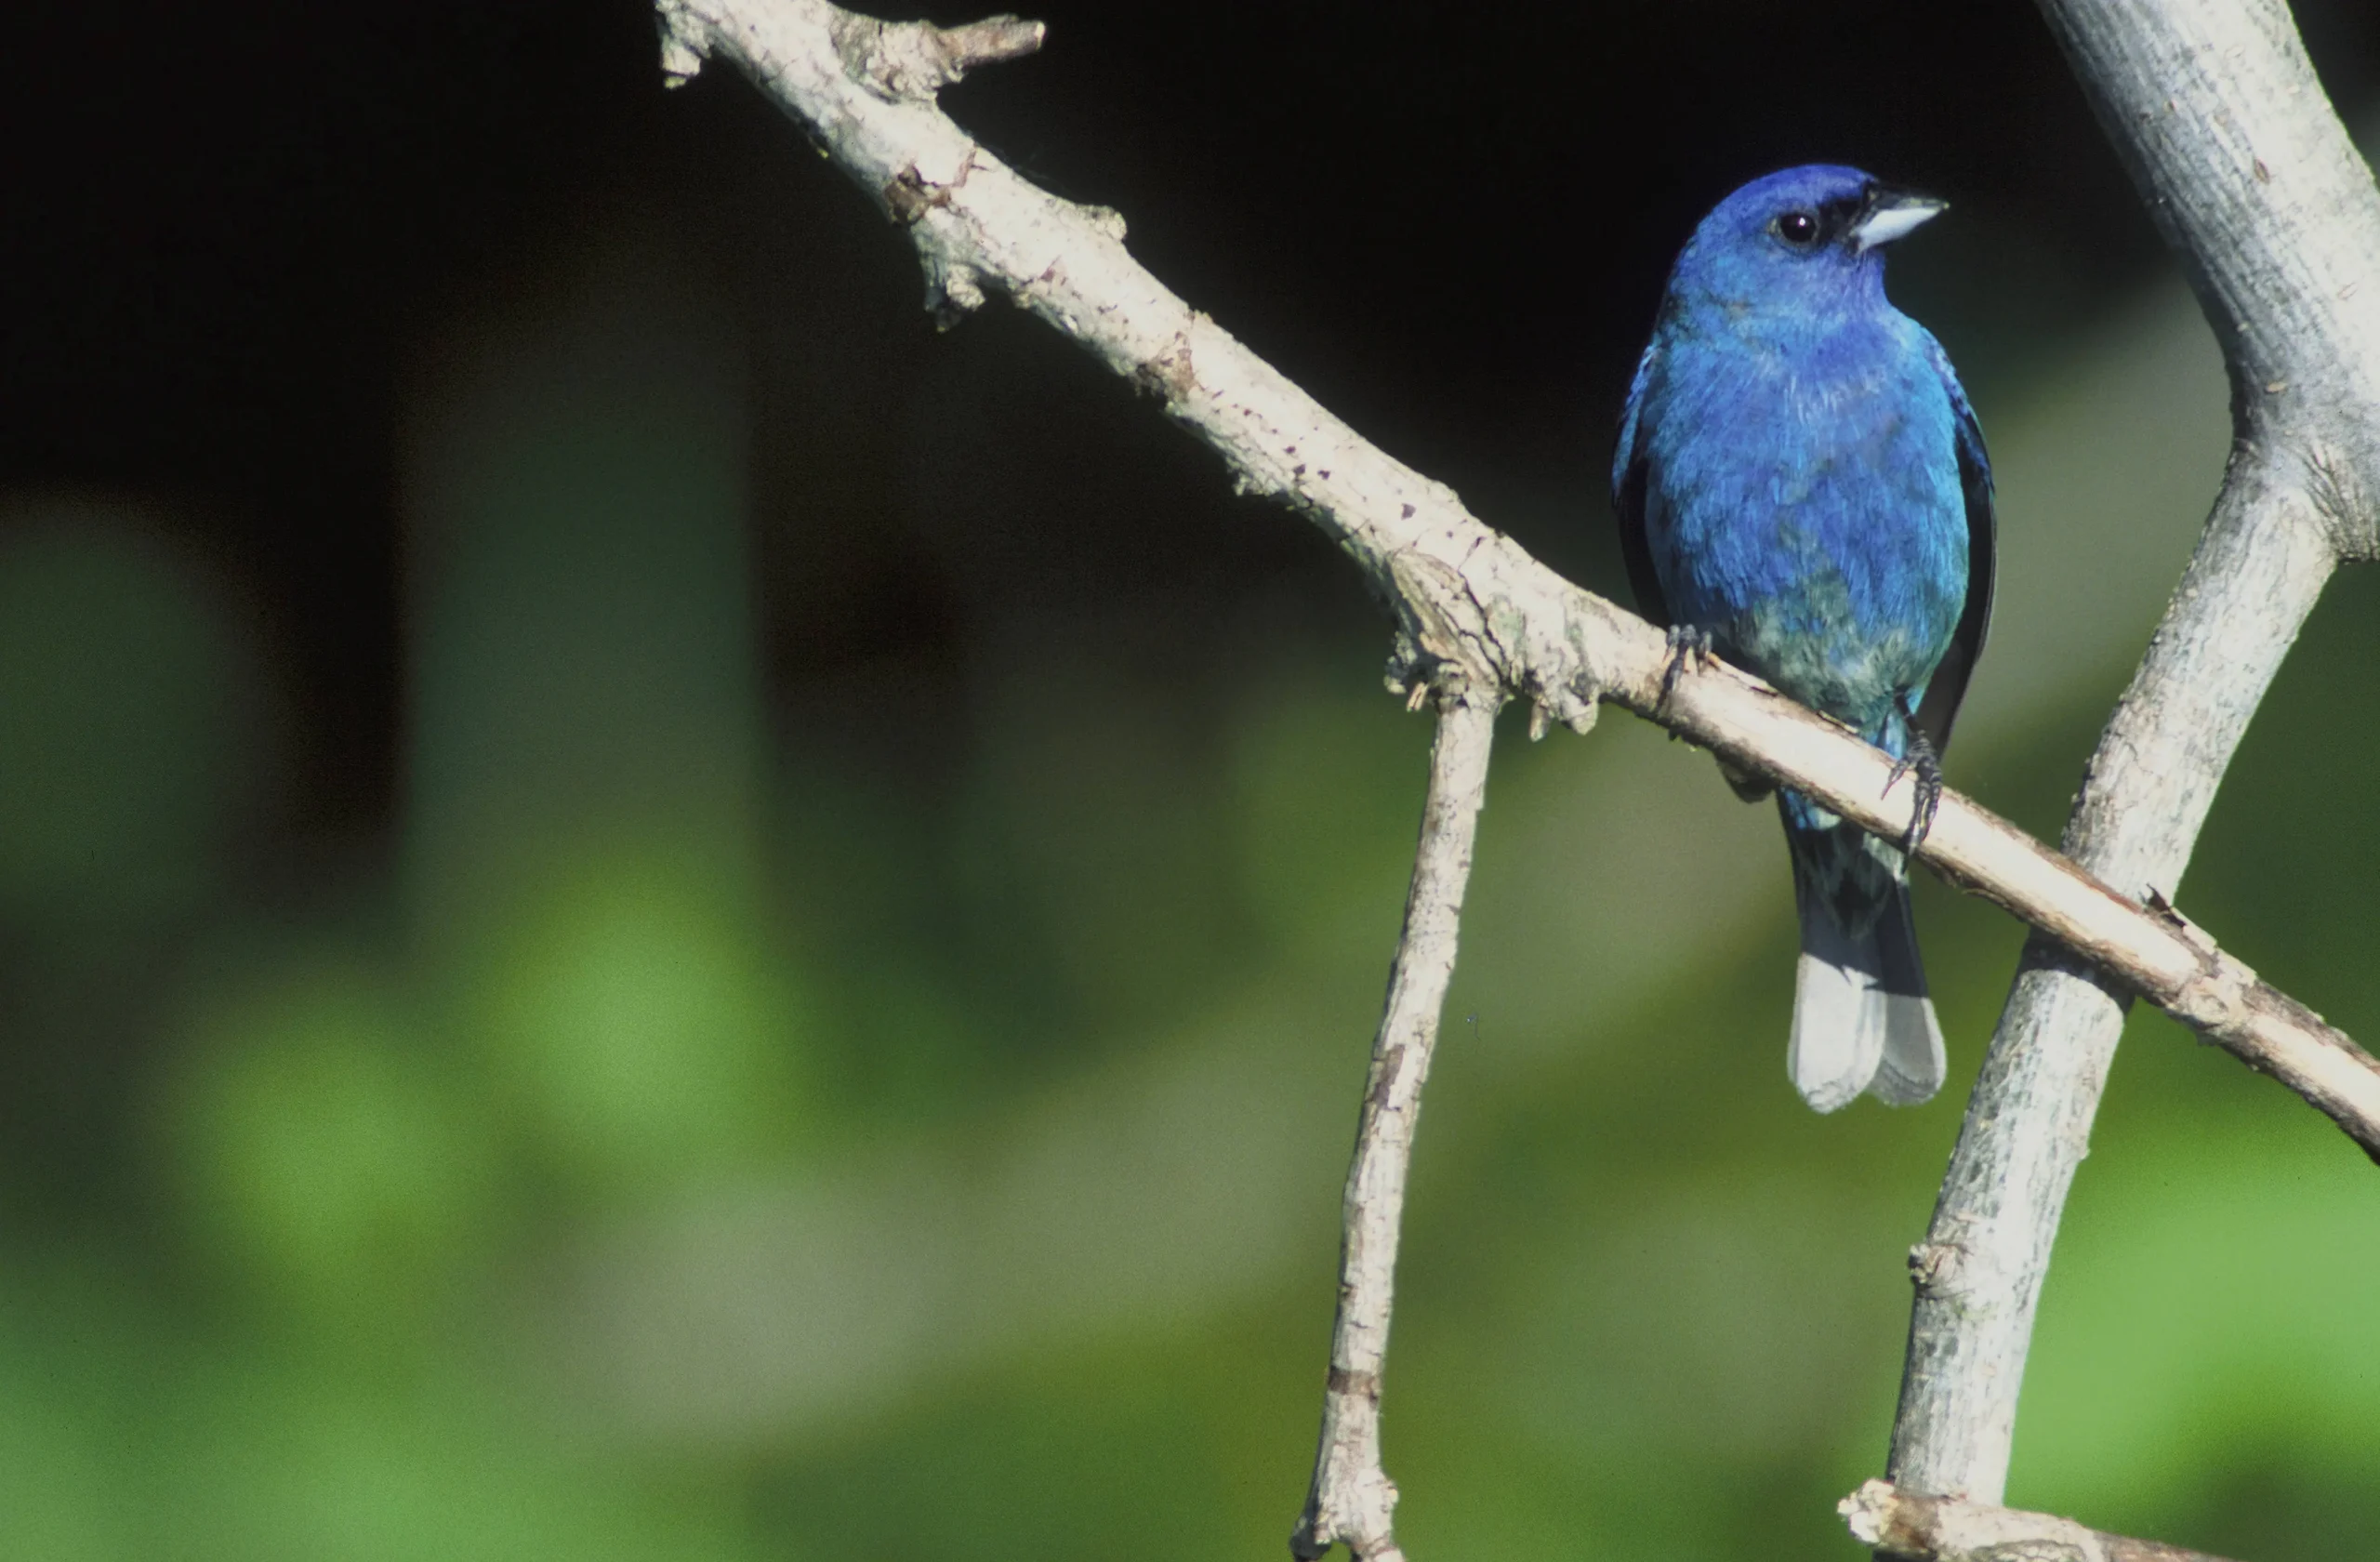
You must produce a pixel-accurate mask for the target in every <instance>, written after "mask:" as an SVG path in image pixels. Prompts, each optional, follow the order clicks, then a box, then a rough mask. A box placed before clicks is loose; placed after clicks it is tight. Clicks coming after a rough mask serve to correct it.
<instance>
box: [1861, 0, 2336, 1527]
mask: <svg viewBox="0 0 2380 1562" xmlns="http://www.w3.org/2000/svg"><path fill="white" fill-rule="evenodd" d="M2042 9H2043V13H2044V14H2045V16H2046V17H2047V19H2048V20H2049V23H2050V26H2051V29H2052V31H2053V32H2055V33H2056V34H2057V36H2058V38H2059V41H2060V42H2061V43H2062V44H2063V45H2064V46H2065V47H2066V50H2067V54H2068V57H2069V60H2070V62H2071V63H2072V65H2073V67H2074V71H2075V74H2076V75H2077V77H2078V78H2079V79H2080V80H2081V81H2082V83H2083V87H2084V89H2085V90H2086V91H2087V92H2088V93H2089V94H2090V96H2091V98H2092V99H2093V102H2094V105H2095V107H2096V109H2097V111H2098V114H2099V119H2100V122H2101V124H2102V126H2104V127H2105V128H2106V130H2107V132H2108V135H2109V139H2110V140H2112V141H2113V142H2114V144H2115V146H2116V149H2117V151H2118V152H2119V153H2121V154H2122V157H2123V158H2124V160H2125V161H2126V162H2127V163H2128V164H2129V165H2131V168H2132V171H2133V174H2134V177H2135V180H2136V181H2137V182H2138V184H2139V185H2140V188H2141V192H2142V194H2143V196H2144V197H2146V198H2147V202H2148V205H2149V212H2150V214H2151V215H2152V216H2153V217H2154V218H2155V219H2156V221H2157V223H2158V225H2159V226H2160V227H2161V228H2162V230H2163V232H2164V234H2165V237H2166V239H2167V242H2168V243H2169V244H2171V245H2173V247H2174V248H2175V251H2176V252H2177V253H2178V254H2179V255H2180V257H2181V258H2182V260H2183V262H2184V266H2185V269H2186V270H2187V271H2188V273H2189V275H2190V278H2191V282H2192V285H2193V286H2194V287H2195V288H2196V289H2197V291H2198V295H2199V299H2200V302H2201V304H2202V307H2203V308H2204V310H2205V311H2206V315H2207V319H2208V322H2209V324H2211V325H2213V327H2214V329H2215V335H2216V337H2217V338H2219V339H2220V341H2221V342H2222V345H2223V350H2224V355H2225V358H2226V360H2227V362H2228V367H2229V370H2230V377H2231V384H2232V423H2233V432H2234V444H2233V450H2232V457H2231V463H2230V466H2229V469H2228V471H2227V472H2226V474H2225V480H2224V485H2223V490H2222V493H2221V495H2220V496H2219V497H2218V498H2217V499H2216V501H2215V508H2214V512H2213V514H2212V516H2211V517H2210V519H2209V520H2208V523H2207V527H2206V533H2205V536H2204V537H2203V538H2202V541H2201V543H2200V546H2199V550H2198V554H2197V556H2196V557H2195V558H2194V559H2193V560H2192V561H2191V563H2190V566H2189V569H2188V573H2186V574H2185V575H2184V576H2183V578H2182V582H2181V586H2180V588H2179V589H2178V590H2177V591H2176V593H2175V597H2174V600H2173V602H2172V604H2171V606H2170V607H2168V609H2167V610H2166V614H2165V617H2164V621H2163V623H2162V625H2160V627H2159V629H2158V630H2157V634H2156V636H2155V638H2154V639H2153V640H2152V641H2151V642H2150V645H2149V653H2148V655H2147V656H2146V658H2145V659H2144V660H2143V661H2142V663H2141V666H2140V669H2139V671H2138V672H2137V673H2136V674H2135V677H2134V679H2133V682H2132V686H2131V688H2130V689H2128V690H2127V691H2126V692H2125V694H2124V696H2123V699H2122V703H2121V704H2119V705H2118V706H2117V708H2116V710H2115V713H2114V715H2113V716H2112V718H2111V719H2110V720H2109V723H2108V727H2107V731H2106V733H2105V735H2103V736H2102V737H2101V739H2100V742H2099V747H2098V750H2097V752H2096V754H2095V755H2094V756H2093V757H2092V760H2091V765H2090V769H2089V771H2088V773H2087V774H2086V776H2085V779H2084V782H2083V788H2082V791H2081V794H2080V796H2079V797H2078V798H2077V800H2076V802H2075V808H2074V813H2073V816H2072V818H2071V819H2070V821H2069V824H2068V826H2067V831H2066V839H2065V846H2066V849H2067V851H2068V852H2069V854H2072V856H2073V858H2074V860H2075V861H2076V862H2077V863H2079V864H2080V865H2081V866H2082V867H2084V868H2086V869H2088V870H2089V871H2090V872H2092V873H2094V874H2096V875H2097V876H2098V877H2099V878H2100V879H2102V880H2106V881H2107V882H2109V883H2113V884H2116V885H2119V886H2121V887H2122V889H2123V890H2124V891H2125V892H2126V893H2127V894H2142V895H2144V896H2146V897H2147V898H2148V899H2149V901H2150V902H2151V904H2152V905H2162V904H2164V903H2165V897H2167V896H2170V895H2171V894H2173V892H2174V889H2175V885H2176V884H2177V883H2178V882H2179V881H2180V880H2181V877H2182V873H2183V870H2184V868H2186V867H2188V863H2189V859H2190V853H2191V849H2192V847H2193V846H2194V844H2195V843H2196V841H2197V839H2198V833H2199V828H2200V827H2201V826H2202V824H2203V823H2204V822H2205V819H2206V816H2207V812H2208V810H2209V808H2210V807H2211V806H2212V805H2213V802H2214V799H2215V790H2216V788H2218V787H2219V786H2220V785H2221V784H2222V780H2223V773H2224V770H2225V768H2226V767H2227V766H2228V764H2229V763H2230V760H2231V756H2232V753H2233V752H2234V751H2235V750H2236V749H2237V748H2238V747H2239V743H2240V739H2241V735H2243V734H2244V733H2245V731H2246V729H2247V725H2248V721H2249V719H2250V718H2251V717H2252V716H2253V715H2254V712H2255V709H2256V707H2257V705H2258V704H2259V703H2260V702H2261V701H2262V700H2263V698H2264V694H2265V690H2266V688H2267V687H2268V685H2269V684H2270V682H2271V681H2272V678H2273V675H2274V673H2275V672H2276V671H2277V670H2278V669H2279V668H2280V667H2281V661H2282V659H2283V658H2284V657H2285V656H2286V655H2288V652H2289V647H2290V645H2291V643H2292V642H2294V640H2295V639H2296V636H2297V630H2298V627H2299V626H2300V625H2301V624H2302V623H2303V622H2304V621H2305V619H2306V616H2307V614H2308V613H2309V612H2311V611H2312V609H2313V606H2314V602H2315V600H2316V599H2317V597H2319V596H2320V594H2321V589H2322V586H2323V583H2324V582H2325V581H2326V580H2327V579H2328V578H2329V577H2330V575H2331V573H2332V571H2333V569H2334V566H2335V565H2336V564H2337V563H2340V562H2341V561H2342V560H2346V559H2356V558H2369V557H2371V556H2372V555H2373V551H2374V543H2375V520H2376V519H2380V509H2375V505H2374V503H2373V496H2374V495H2375V494H2380V192H2375V191H2374V190H2373V181H2372V174H2371V171H2370V169H2368V168H2367V167H2366V166H2365V165H2364V163H2363V160H2362V159H2361V158H2360V156H2358V155H2357V153H2356V151H2355V148H2354V146H2353V144H2352V143H2351V142H2350V141H2349V140H2348V139H2347V132H2346V130H2345V128H2344V127H2343V126H2341V125H2340V124H2339V121H2338V116H2337V115H2336V114H2335V113H2334V112H2333V111H2332V109H2331V105H2330V101H2329V99H2327V98H2326V97H2325V96H2324V95H2323V92H2322V87H2321V82H2320V81H2319V80H2318V79H2317V78H2316V76H2315V74H2314V70H2313V66H2312V64H2311V63H2310V62H2309V61H2308V60H2307V57H2306V52H2305V49H2304V47H2303V46H2301V44H2300V43H2299V41H2298V37H2297V33H2296V29H2295V27H2294V24H2293V23H2292V21H2291V20H2290V16H2289V11H2288V8H2287V7H2286V6H2284V5H2282V4H2281V3H2280V0H2161V3H2159V4H2156V5H2144V4H2140V3H2138V0H2042ZM2036 925H2042V926H2046V924H2038V923H2037V924H2036ZM2049 931H2051V932H2053V933H2055V932H2056V930H2055V929H2049ZM2086 953H2087V951H2086ZM2102 963H2104V962H2102ZM2143 990H2144V991H2146V990H2147V989H2143ZM2148 996H2149V998H2150V999H2151V1000H2152V1001H2155V1000H2156V995H2155V994H2154V992H2148ZM2129 997H2130V995H2129V993H2127V992H2126V990H2125V986H2124V984H2123V983H2122V982H2117V981H2110V980H2109V976H2108V975H2107V974H2106V973H2105V972H2104V971H2099V970H2093V969H2091V968H2090V967H2089V966H2087V965H2085V964H2083V963H2082V962H2080V961H2077V960H2075V959H2074V958H2073V957H2072V956H2071V955H2070V954H2069V953H2068V952H2067V951H2066V950H2064V949H2061V948H2059V947H2058V946H2056V945H2055V944H2052V943H2050V942H2048V941H2047V940H2044V939H2041V938H2035V939H2033V940H2032V941H2030V944H2029V945H2028V946H2027V948H2026V952H2025V958H2024V960H2023V962H2022V964H2021V965H2020V967H2019V969H2018V973H2017V975H2016V983H2015V985H2014V986H2013V987H2012V989H2011V991H2010V993H2009V997H2008V1003H2007V1007H2006V1009H2005V1011H2004V1012H2003V1014H2002V1017H2001V1022H2000V1026H1999V1031H1998V1034H1997V1035H1996V1037H1995V1038H1994V1039H1993V1041H1992V1044H1991V1049H1990V1052H1989V1053H1988V1054H1987V1055H1986V1057H1985V1059H1984V1065H1983V1069H1982V1073H1981V1076H1980V1078H1979V1079H1977V1084H1976V1089H1975V1092H1974V1094H1973V1095H1972V1096H1971V1097H1969V1099H1968V1103H1967V1112H1966V1119H1965V1123H1964V1127H1963V1128H1962V1130H1961V1132H1960V1135H1959V1143H1958V1146H1957V1148H1956V1149H1955V1150H1954V1151H1953V1152H1952V1155H1951V1158H1950V1169H1949V1171H1948V1172H1947V1174H1946V1175H1945V1177H1944V1179H1943V1184H1942V1194H1941V1198H1940V1200H1939V1201H1938V1203H1937V1206H1936V1209H1935V1213H1934V1219H1933V1223H1932V1226H1931V1229H1930V1230H1929V1231H1928V1233H1927V1235H1926V1239H1925V1241H1924V1244H1923V1245H1921V1246H1920V1247H1919V1248H1918V1249H1917V1250H1916V1251H1915V1252H1914V1253H1913V1254H1912V1256H1911V1269H1912V1271H1913V1273H1914V1275H1915V1277H1916V1280H1917V1288H1916V1297H1915V1300H1914V1303H1913V1305H1912V1311H1911V1323H1910V1342H1909V1359H1908V1368H1907V1371H1906V1373H1905V1375H1904V1377H1903V1379H1902V1384H1901V1398H1900V1409H1899V1414H1898V1416H1897V1419H1896V1423H1895V1425H1894V1430H1893V1448H1892V1456H1891V1460H1890V1463H1889V1465H1888V1467H1887V1468H1888V1471H1889V1473H1890V1475H1891V1476H1892V1478H1893V1479H1894V1480H1896V1481H1897V1482H1899V1483H1900V1484H1901V1485H1902V1486H1903V1487H1905V1488H1908V1489H1911V1490H1915V1491H1930V1492H1942V1493H1948V1494H1950V1495H1954V1496H1961V1497H1966V1498H1971V1499H1974V1500H1976V1501H1978V1502H1997V1501H1999V1500H2000V1498H2001V1496H2002V1494H2003V1491H2004V1489H2005V1487H2006V1482H2007V1471H2008V1457H2009V1449H2010V1443H2011V1439H2012V1437H2013V1436H2014V1429H2015V1424H2016V1398H2017V1391H2018V1388H2019V1387H2020V1385H2021V1384H2022V1383H2023V1380H2024V1371H2025V1358H2026V1355H2027V1353H2028V1349H2029V1346H2030V1340H2031V1337H2032V1327H2033V1317H2034V1310H2035V1306H2036V1304H2037V1303H2038V1301H2039V1298H2040V1295H2041V1287H2042V1282H2043V1277H2044V1276H2045V1274H2046V1272H2047V1269H2048V1265H2049V1258H2050V1252H2051V1249H2052V1246H2053V1244H2054V1242H2055V1240H2056V1235H2057V1226H2058V1220H2059V1216H2060V1213H2061V1211H2063V1210H2064V1208H2065V1204H2066V1197H2067V1193H2068V1191H2069V1188H2070V1187H2071V1186H2072V1184H2073V1179H2074V1174H2075V1170H2076V1168H2077V1166H2078V1165H2079V1164H2080V1162H2081V1160H2082V1158H2083V1153H2084V1151H2085V1150H2086V1148H2087V1147H2088V1145H2089V1142H2090V1134H2091V1121H2092V1119H2093V1117H2094V1115H2095V1114H2096V1111H2097V1109H2098V1103H2099V1096H2100V1092H2101V1091H2102V1090H2103V1089H2104V1088H2105V1086H2106V1083H2107V1079H2108V1070H2109V1066H2110V1065H2111V1064H2112V1063H2113V1061H2114V1057H2115V1048H2116V1043H2117V1040H2118V1039H2119V1038H2120V1037H2121V1035H2122V1029H2123V1016H2124V1010H2125V1006H2126V1004H2127V1002H2128V1000H2129ZM2182 1017H2184V1018H2185V1019H2186V1021H2187V1018H2188V1017H2187V1016H2182ZM2209 1034H2213V1033H2211V1032H2210V1033H2209ZM2308 1034H2311V1032H2310V1031H2308ZM2216 1039H2218V1040H2219V1039H2222V1038H2221V1037H2220V1036H2217V1037H2216ZM2251 1061H2252V1062H2253V1061H2254V1059H2251ZM2292 1082H2293V1084H2294V1086H2295V1088H2298V1089H2299V1090H2300V1091H2301V1092H2303V1093H2306V1094H2307V1097H2308V1099H2310V1100H2314V1101H2315V1102H2316V1104H2317V1105H2324V1109H2325V1110H2332V1107H2331V1106H2330V1105H2325V1104H2324V1102H2323V1098H2322V1096H2321V1092H2319V1091H2317V1090H2309V1089H2307V1086H2306V1085H2305V1084H2304V1083H2301V1082H2298V1081H2294V1080H2293V1081H2292ZM2333 1115H2334V1116H2336V1115H2337V1114H2336V1112H2335V1111H2334V1112H2333ZM2350 1132H2356V1131H2354V1130H2352V1129H2351V1130H2350ZM2357 1136H2358V1138H2359V1139H2360V1140H2361V1141H2362V1142H2363V1144H2364V1145H2365V1147H2366V1148H2367V1149H2370V1148H2371V1147H2372V1142H2371V1140H2370V1138H2369V1137H2368V1136H2366V1135H2365V1134H2363V1133H2360V1132H2359V1133H2358V1134H2357Z"/></svg>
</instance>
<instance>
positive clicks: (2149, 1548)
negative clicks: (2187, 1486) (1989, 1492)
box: [1834, 1480, 2224, 1562]
mask: <svg viewBox="0 0 2380 1562" xmlns="http://www.w3.org/2000/svg"><path fill="white" fill-rule="evenodd" d="M1834 1511H1835V1512H1837V1513H1839V1514H1841V1515H1842V1516H1843V1519H1844V1522H1845V1524H1847V1525H1849V1526H1850V1528H1851V1538H1852V1539H1853V1540H1855V1541H1858V1542H1859V1543H1860V1544H1861V1545H1864V1546H1868V1547H1870V1548H1871V1549H1873V1550H1874V1551H1875V1552H1876V1553H1877V1554H1878V1555H1883V1556H1889V1557H1894V1558H1897V1559H1898V1562H2224V1559H2223V1558H2222V1557H2220V1556H2211V1555H2208V1554H2206V1553H2205V1552H2202V1551H2185V1550H2184V1549H2183V1548H2181V1547H2180V1546H2170V1545H2166V1544H2164V1543H2163V1542H2159V1541H2135V1540H2133V1539H2132V1538H2131V1537H2129V1536H2125V1535H2109V1534H2107V1533H2105V1532H2103V1531H2101V1530H2097V1529H2086V1528H2084V1527H2083V1526H2082V1525H2080V1524H2077V1523H2075V1522H2074V1521H2073V1520H2072V1519H2070V1518H2055V1517H2052V1516H2050V1515H2048V1514H2037V1513H2026V1512H2024V1511H2022V1510H2021V1509H2017V1508H1995V1507H1991V1506H1990V1505H1989V1504H1986V1503H1982V1502H1958V1501H1955V1500H1953V1499H1951V1498H1948V1497H1920V1496H1917V1495H1915V1494H1913V1493H1911V1492H1906V1491H1902V1490H1900V1489H1897V1488H1896V1487H1895V1486H1893V1485H1892V1484H1891V1483H1890V1482H1889V1481H1880V1480H1871V1481H1870V1482H1868V1483H1867V1484H1866V1485H1865V1486H1862V1487H1861V1488H1860V1489H1858V1490H1857V1491H1855V1492H1853V1493H1852V1494H1851V1495H1850V1496H1848V1497H1845V1499H1844V1500H1843V1501H1842V1502H1839V1503H1837V1504H1836V1506H1835V1510H1834Z"/></svg>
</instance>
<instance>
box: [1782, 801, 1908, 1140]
mask: <svg viewBox="0 0 2380 1562" xmlns="http://www.w3.org/2000/svg"><path fill="white" fill-rule="evenodd" d="M1789 799H1790V800H1791V801H1786V800H1789ZM1779 801H1780V802H1784V803H1785V806H1784V809H1783V812H1784V813H1785V834H1786V838H1787V841H1788V842H1789V844H1790V845H1791V846H1792V857H1793V901H1794V907H1795V909H1797V910H1798V911H1799V912H1800V913H1801V919H1802V958H1801V960H1800V962H1799V963H1798V964H1797V965H1796V967H1795V969H1794V982H1793V1039H1792V1046H1791V1048H1790V1049H1789V1050H1788V1052H1787V1053H1786V1068H1787V1070H1788V1071H1789V1072H1790V1073H1791V1074H1792V1077H1793V1088H1794V1089H1796V1090H1798V1091H1800V1092H1802V1099H1803V1100H1805V1101H1806V1102H1808V1103H1809V1104H1810V1105H1812V1106H1813V1107H1815V1108H1816V1109H1818V1111H1821V1112H1832V1111H1835V1110H1838V1109H1839V1108H1841V1107H1844V1106H1847V1105H1850V1104H1851V1102H1852V1101H1853V1099H1854V1098H1856V1097H1857V1096H1858V1094H1859V1092H1862V1091H1865V1092H1868V1093H1869V1094H1870V1095H1872V1096H1874V1097H1875V1098H1876V1099H1877V1100H1879V1101H1882V1102H1884V1103H1885V1104H1886V1105H1893V1106H1912V1105H1916V1104H1917V1103H1919V1102H1921V1101H1926V1100H1930V1099H1931V1098H1932V1097H1933V1094H1934V1092H1936V1091H1937V1090H1939V1089H1941V1088H1942V1075H1943V1071H1944V1067H1945V1064H1944V1059H1943V1053H1942V1027H1941V1026H1940V1025H1939V1024H1938V1023H1937V1021H1936V1020H1935V1018H1934V1000H1933V999H1930V998H1928V997H1926V995H1925V967H1924V964H1923V962H1921V961H1920V960H1919V959H1918V954H1917V927H1916V924H1915V922H1914V921H1912V920H1911V917H1910V909H1909V883H1908V880H1907V878H1906V877H1905V876H1906V874H1907V871H1908V869H1907V867H1905V865H1904V864H1903V863H1902V862H1901V860H1900V854H1899V852H1898V851H1897V850H1896V849H1895V848H1893V847H1891V846H1888V845H1885V844H1884V842H1882V841H1876V840H1875V839H1874V838H1872V837H1871V836H1869V835H1868V834H1867V833H1866V832H1865V831H1863V830H1861V829H1859V828H1858V827H1857V826H1854V825H1846V824H1843V823H1841V822H1840V821H1835V820H1832V819H1831V816H1830V815H1823V814H1818V812H1817V811H1816V810H1814V809H1811V808H1810V807H1809V805H1808V804H1807V803H1806V802H1805V800H1803V799H1800V798H1798V797H1794V796H1793V795H1792V794H1791V793H1784V794H1780V799H1779ZM1794 804H1799V805H1800V806H1799V807H1795V806H1794ZM1796 814H1802V815H1804V817H1803V818H1802V819H1799V820H1797V818H1796V817H1795V815H1796ZM1822 819H1823V820H1825V821H1826V822H1825V824H1824V825H1822V826H1821V825H1820V820H1822ZM1814 826H1818V827H1814Z"/></svg>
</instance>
